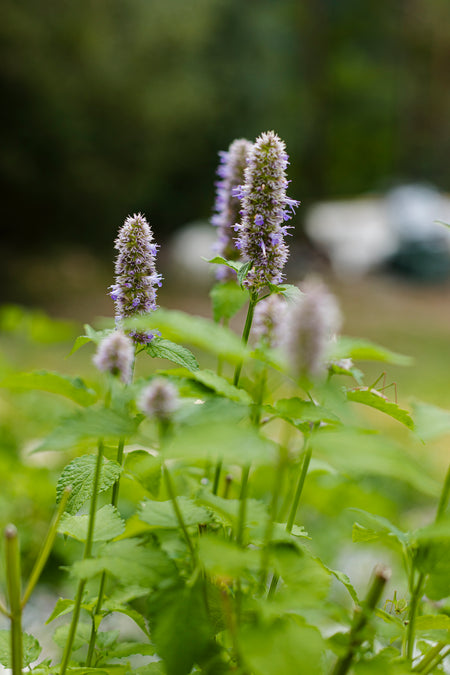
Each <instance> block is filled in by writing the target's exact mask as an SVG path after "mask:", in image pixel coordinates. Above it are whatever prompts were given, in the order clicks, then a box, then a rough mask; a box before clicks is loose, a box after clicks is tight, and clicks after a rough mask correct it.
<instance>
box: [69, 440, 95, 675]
mask: <svg viewBox="0 0 450 675" xmlns="http://www.w3.org/2000/svg"><path fill="white" fill-rule="evenodd" d="M103 449H104V448H103V439H100V440H99V442H98V449H97V462H96V465H95V473H94V480H93V486H92V497H91V504H90V509H89V521H88V531H87V536H86V542H85V545H84V553H83V560H86V559H87V558H90V557H91V556H92V543H93V539H94V527H95V514H96V512H97V498H98V487H99V483H100V473H101V468H102V463H103ZM85 586H86V579H80V581H79V583H78V588H77V594H76V596H75V604H74V608H73V614H72V621H71V624H70V628H69V635H68V637H67V642H66V644H65V647H64V651H63V655H62V660H61V670H60V675H65V672H66V670H67V666H68V664H69V659H70V655H71V653H72V646H73V641H74V639H75V634H76V631H77V626H78V619H79V617H80V611H81V602H82V599H83V593H84V588H85Z"/></svg>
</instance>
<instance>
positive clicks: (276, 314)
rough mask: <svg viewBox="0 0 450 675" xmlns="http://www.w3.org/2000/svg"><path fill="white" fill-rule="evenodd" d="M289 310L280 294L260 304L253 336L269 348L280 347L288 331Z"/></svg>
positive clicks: (255, 317) (256, 311)
mask: <svg viewBox="0 0 450 675" xmlns="http://www.w3.org/2000/svg"><path fill="white" fill-rule="evenodd" d="M287 310H288V305H287V302H286V300H285V299H284V298H283V297H282V296H281V295H278V294H274V295H270V296H269V297H268V298H265V299H264V300H261V301H260V302H258V304H257V305H256V307H255V313H254V315H253V325H252V329H253V336H254V337H255V338H256V339H257V340H258V341H260V342H262V343H263V344H265V345H266V346H267V347H271V348H276V347H279V346H280V345H281V344H282V341H283V335H284V331H285V329H286V325H285V322H286V319H287Z"/></svg>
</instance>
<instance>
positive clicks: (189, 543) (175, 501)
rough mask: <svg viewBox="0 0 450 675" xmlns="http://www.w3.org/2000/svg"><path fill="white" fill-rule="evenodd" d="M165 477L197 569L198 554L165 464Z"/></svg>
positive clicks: (168, 491)
mask: <svg viewBox="0 0 450 675" xmlns="http://www.w3.org/2000/svg"><path fill="white" fill-rule="evenodd" d="M163 475H164V481H165V483H166V489H167V493H168V495H169V497H170V499H171V501H172V504H173V509H174V511H175V515H176V517H177V520H178V524H179V526H180V528H181V531H182V532H183V535H184V538H185V540H186V544H187V546H188V549H189V552H190V554H191V558H192V563H193V565H194V567H195V565H196V564H197V556H196V553H195V548H194V544H193V543H192V540H191V537H190V536H189V532H188V530H187V527H186V524H185V522H184V518H183V514H182V513H181V510H180V507H179V506H178V502H177V498H176V495H175V489H174V486H173V483H172V478H171V476H170V473H169V469H168V468H167V466H166V464H165V463H163Z"/></svg>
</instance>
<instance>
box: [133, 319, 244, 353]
mask: <svg viewBox="0 0 450 675" xmlns="http://www.w3.org/2000/svg"><path fill="white" fill-rule="evenodd" d="M123 324H124V327H126V328H127V329H130V330H151V329H158V330H159V331H160V332H161V334H162V336H163V337H165V338H167V339H168V340H173V341H175V342H177V343H178V342H184V343H187V344H191V345H194V346H196V347H199V348H200V349H203V350H204V351H206V352H210V353H211V354H215V355H217V356H221V357H222V358H224V359H227V360H229V361H231V362H233V363H238V362H241V361H243V360H246V359H248V358H249V355H250V350H249V349H247V348H246V346H245V345H243V344H242V341H241V340H240V338H238V336H237V335H236V334H235V333H233V332H232V331H231V330H229V329H228V328H226V327H225V326H221V325H219V324H217V323H214V322H213V321H210V320H209V319H205V318H204V317H201V316H191V315H190V314H187V313H185V312H181V311H179V310H168V309H162V308H160V309H157V310H156V311H155V312H151V313H150V314H143V315H140V316H137V317H133V318H130V319H126V320H124V322H123Z"/></svg>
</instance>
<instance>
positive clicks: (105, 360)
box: [92, 330, 134, 384]
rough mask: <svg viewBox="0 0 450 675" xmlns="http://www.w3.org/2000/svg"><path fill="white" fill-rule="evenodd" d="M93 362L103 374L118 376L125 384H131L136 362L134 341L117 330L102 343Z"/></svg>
mask: <svg viewBox="0 0 450 675" xmlns="http://www.w3.org/2000/svg"><path fill="white" fill-rule="evenodd" d="M92 360H93V362H94V365H95V366H96V367H97V368H98V369H99V370H101V371H102V372H104V373H111V375H117V376H119V377H120V379H121V380H122V382H123V383H124V384H130V382H131V377H132V373H133V361H134V345H133V341H132V340H131V339H130V338H129V337H127V336H126V335H125V334H124V333H122V331H120V330H116V331H114V333H110V335H108V336H107V337H105V338H104V339H103V340H102V341H101V342H100V344H99V346H98V348H97V352H96V353H95V355H94V358H93V359H92Z"/></svg>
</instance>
